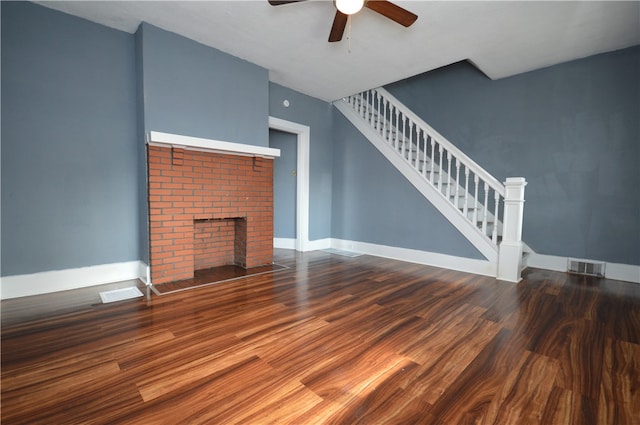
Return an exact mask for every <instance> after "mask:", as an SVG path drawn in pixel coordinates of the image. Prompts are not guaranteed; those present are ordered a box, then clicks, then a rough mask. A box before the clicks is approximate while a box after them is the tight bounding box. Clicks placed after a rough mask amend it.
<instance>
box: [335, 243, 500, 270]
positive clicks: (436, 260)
mask: <svg viewBox="0 0 640 425" xmlns="http://www.w3.org/2000/svg"><path fill="white" fill-rule="evenodd" d="M330 248H336V249H342V250H345V251H352V252H358V253H361V254H368V255H374V256H376V257H383V258H390V259H393V260H400V261H407V262H409V263H416V264H424V265H427V266H433V267H440V268H443V269H448V270H456V271H461V272H466V273H474V274H479V275H482V276H491V277H495V276H496V272H497V270H496V265H495V263H491V262H490V261H487V260H476V259H472V258H464V257H456V256H453V255H447V254H439V253H436V252H429V251H420V250H417V249H409V248H398V247H394V246H387V245H378V244H373V243H367V242H356V241H348V240H342V239H331V247H330Z"/></svg>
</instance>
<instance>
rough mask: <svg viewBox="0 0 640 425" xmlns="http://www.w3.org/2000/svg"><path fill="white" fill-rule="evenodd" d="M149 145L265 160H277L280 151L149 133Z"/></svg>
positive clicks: (175, 135)
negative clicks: (255, 157)
mask: <svg viewBox="0 0 640 425" xmlns="http://www.w3.org/2000/svg"><path fill="white" fill-rule="evenodd" d="M147 144H149V145H151V146H164V147H172V148H173V147H175V148H183V149H188V150H195V151H202V152H215V153H221V154H226V155H242V156H259V157H263V158H277V157H279V156H280V149H275V148H269V147H264V146H256V145H245V144H243V143H232V142H224V141H222V140H213V139H203V138H200V137H191V136H182V135H179V134H171V133H162V132H159V131H149V132H148V133H147Z"/></svg>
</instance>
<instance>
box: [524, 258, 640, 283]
mask: <svg viewBox="0 0 640 425" xmlns="http://www.w3.org/2000/svg"><path fill="white" fill-rule="evenodd" d="M571 259H572V260H578V261H585V262H595V263H605V264H606V266H605V278H607V279H613V280H623V281H625V282H633V283H640V266H634V265H631V264H620V263H610V262H607V261H601V260H593V259H591V260H589V259H582V258H575V257H571ZM568 260H569V257H558V256H555V255H545V254H538V253H537V252H533V251H531V252H529V258H528V259H527V266H528V267H534V268H538V269H545V270H553V271H557V272H566V271H567V261H568Z"/></svg>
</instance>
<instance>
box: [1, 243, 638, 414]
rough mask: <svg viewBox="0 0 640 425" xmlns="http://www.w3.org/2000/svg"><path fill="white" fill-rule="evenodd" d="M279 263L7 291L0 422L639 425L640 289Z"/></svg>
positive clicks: (357, 263) (390, 266) (348, 264)
mask: <svg viewBox="0 0 640 425" xmlns="http://www.w3.org/2000/svg"><path fill="white" fill-rule="evenodd" d="M276 260H277V262H278V263H279V264H283V265H286V266H288V267H289V269H286V270H282V271H278V272H276V273H269V274H263V275H257V276H251V277H247V278H245V279H240V280H235V281H230V282H225V283H222V284H218V285H212V286H207V287H203V288H198V289H194V290H190V291H185V292H179V293H175V294H170V295H166V296H162V297H157V296H155V297H152V299H151V300H150V301H147V300H144V299H137V300H129V301H123V302H120V303H113V304H99V303H98V301H97V300H96V301H94V302H92V303H86V304H85V305H75V306H74V308H73V309H66V310H60V311H58V312H50V313H49V314H47V315H45V316H43V315H42V314H41V313H38V311H37V310H38V309H37V308H34V311H33V312H32V314H31V315H30V314H29V313H30V312H29V311H28V309H29V308H30V307H29V303H28V302H26V301H25V300H7V301H3V302H2V325H3V326H2V335H1V336H2V381H1V384H2V388H1V396H2V399H1V403H2V404H1V419H2V423H3V424H80V423H83V424H114V423H116V424H117V423H124V424H236V423H238V424H442V425H448V424H467V423H469V424H472V423H473V424H625V425H626V424H631V425H633V424H640V285H637V284H632V283H626V282H619V281H613V280H606V279H596V278H586V277H579V276H572V275H567V274H564V273H557V272H550V271H543V270H536V269H531V270H528V271H526V272H525V274H526V275H525V279H524V280H523V281H522V282H520V283H519V284H517V285H516V284H511V283H506V282H501V281H497V280H495V279H492V278H488V277H482V276H476V275H471V274H466V273H460V272H453V271H447V270H442V269H437V268H432V267H427V266H421V265H415V264H409V263H403V262H399V261H393V260H386V259H381V258H376V257H371V256H360V257H356V258H348V257H344V256H338V255H335V254H330V253H325V252H312V253H305V254H299V253H295V252H293V251H288V250H276ZM96 296H97V295H96ZM42 297H44V298H42ZM46 297H49V296H47V295H45V296H41V298H40V300H42V299H44V300H46ZM32 300H33V302H34V303H33V304H32V306H35V305H37V303H36V301H37V300H36V299H32ZM16 306H17V307H16Z"/></svg>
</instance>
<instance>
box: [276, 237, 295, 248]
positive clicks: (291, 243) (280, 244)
mask: <svg viewBox="0 0 640 425" xmlns="http://www.w3.org/2000/svg"><path fill="white" fill-rule="evenodd" d="M273 247H274V248H281V249H296V240H295V239H291V238H273Z"/></svg>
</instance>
